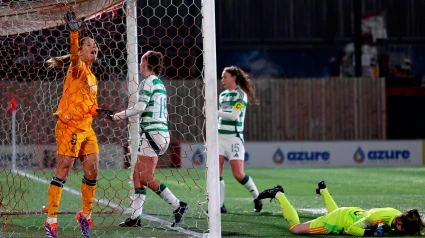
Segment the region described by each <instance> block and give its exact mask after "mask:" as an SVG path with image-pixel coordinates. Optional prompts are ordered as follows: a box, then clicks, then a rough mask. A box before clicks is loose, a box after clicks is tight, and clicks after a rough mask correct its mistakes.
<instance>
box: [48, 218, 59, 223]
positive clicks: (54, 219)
mask: <svg viewBox="0 0 425 238" xmlns="http://www.w3.org/2000/svg"><path fill="white" fill-rule="evenodd" d="M46 222H47V223H49V224H52V223H57V222H58V218H56V217H48V218H47V220H46Z"/></svg>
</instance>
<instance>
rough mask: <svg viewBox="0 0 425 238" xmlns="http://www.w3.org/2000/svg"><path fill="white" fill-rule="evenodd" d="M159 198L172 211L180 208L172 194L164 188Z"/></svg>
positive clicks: (178, 202)
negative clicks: (169, 206) (171, 208)
mask: <svg viewBox="0 0 425 238" xmlns="http://www.w3.org/2000/svg"><path fill="white" fill-rule="evenodd" d="M159 196H160V197H161V198H162V199H163V200H164V201H166V202H167V203H168V204H170V205H171V206H172V207H173V209H174V210H176V209H177V208H179V207H180V201H179V200H178V199H177V198H176V196H174V194H173V193H172V192H171V191H170V189H168V188H165V189H164V191H162V193H161V194H159Z"/></svg>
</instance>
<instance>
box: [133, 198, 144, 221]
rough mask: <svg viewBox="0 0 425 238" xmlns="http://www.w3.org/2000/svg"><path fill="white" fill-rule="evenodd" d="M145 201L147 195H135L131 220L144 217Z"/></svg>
mask: <svg viewBox="0 0 425 238" xmlns="http://www.w3.org/2000/svg"><path fill="white" fill-rule="evenodd" d="M145 200H146V195H145V194H134V195H133V199H132V201H131V209H132V210H133V214H132V215H131V219H133V220H134V219H136V218H138V217H140V216H141V215H142V210H143V204H144V203H145Z"/></svg>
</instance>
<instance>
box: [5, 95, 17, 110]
mask: <svg viewBox="0 0 425 238" xmlns="http://www.w3.org/2000/svg"><path fill="white" fill-rule="evenodd" d="M7 111H8V112H10V113H12V112H14V111H16V98H15V96H12V99H10V102H9V103H8V104H7Z"/></svg>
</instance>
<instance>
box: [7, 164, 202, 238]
mask: <svg viewBox="0 0 425 238" xmlns="http://www.w3.org/2000/svg"><path fill="white" fill-rule="evenodd" d="M12 172H15V173H16V174H19V175H21V176H23V177H28V178H30V179H33V180H35V181H37V182H40V183H44V184H50V181H47V180H45V179H41V178H39V177H37V176H35V175H31V174H27V173H25V172H23V171H19V170H12ZM63 190H64V191H67V192H69V193H72V194H74V195H78V196H81V192H80V191H78V190H75V189H72V188H68V187H65V186H64V187H63ZM95 200H96V201H97V202H98V203H101V204H104V205H106V206H108V207H112V208H114V209H120V210H124V213H131V211H130V210H131V209H123V208H122V207H121V206H119V205H118V204H115V203H113V202H111V201H109V200H105V199H99V198H95ZM142 218H144V219H146V220H149V221H154V222H158V223H159V224H161V225H163V226H168V227H169V228H170V229H172V230H176V231H179V232H182V233H185V234H188V235H191V236H193V237H199V238H202V237H203V234H201V233H198V232H194V231H191V230H186V229H183V228H181V227H171V224H172V223H171V222H168V221H165V220H162V219H159V218H157V217H154V216H151V215H146V214H143V216H142Z"/></svg>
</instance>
